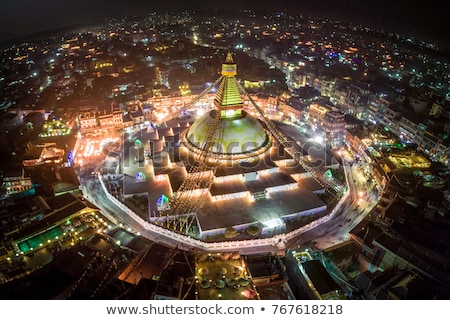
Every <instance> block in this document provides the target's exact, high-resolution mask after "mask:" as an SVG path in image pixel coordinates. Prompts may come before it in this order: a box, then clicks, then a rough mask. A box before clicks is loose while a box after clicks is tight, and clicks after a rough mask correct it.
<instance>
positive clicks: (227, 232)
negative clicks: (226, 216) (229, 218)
mask: <svg viewBox="0 0 450 320" xmlns="http://www.w3.org/2000/svg"><path fill="white" fill-rule="evenodd" d="M238 234H239V232H238V231H237V230H236V229H235V228H234V227H228V228H227V229H226V230H225V238H227V239H231V238H234V237H236V236H237V235H238Z"/></svg>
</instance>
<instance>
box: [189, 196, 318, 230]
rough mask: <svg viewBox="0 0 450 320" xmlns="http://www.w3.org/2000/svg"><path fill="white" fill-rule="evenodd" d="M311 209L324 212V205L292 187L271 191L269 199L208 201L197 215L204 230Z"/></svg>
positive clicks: (315, 197)
mask: <svg viewBox="0 0 450 320" xmlns="http://www.w3.org/2000/svg"><path fill="white" fill-rule="evenodd" d="M310 210H313V211H315V212H317V213H319V212H323V211H325V210H326V204H325V203H324V202H323V201H322V200H321V199H319V198H318V197H317V196H316V195H315V194H313V193H312V192H311V191H309V190H303V189H293V190H286V191H279V192H271V193H270V194H269V198H268V199H261V200H256V201H250V200H248V198H246V197H245V198H236V199H227V200H220V201H215V202H208V203H205V205H204V206H203V207H202V208H201V209H200V210H199V212H198V213H197V218H198V221H199V223H200V225H201V228H202V230H203V231H206V230H215V229H220V228H226V227H229V226H237V225H243V224H248V223H255V222H258V221H262V222H263V221H270V220H275V219H280V218H282V217H286V216H289V215H293V214H300V215H301V213H302V212H303V213H305V214H307V213H311V211H310Z"/></svg>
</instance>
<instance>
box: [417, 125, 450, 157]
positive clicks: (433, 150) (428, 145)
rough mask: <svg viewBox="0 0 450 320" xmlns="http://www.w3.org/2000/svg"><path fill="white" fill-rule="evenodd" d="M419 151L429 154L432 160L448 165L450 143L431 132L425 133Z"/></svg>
mask: <svg viewBox="0 0 450 320" xmlns="http://www.w3.org/2000/svg"><path fill="white" fill-rule="evenodd" d="M418 149H419V150H422V151H423V152H425V154H427V155H428V156H429V157H430V158H431V160H434V161H440V162H443V163H447V164H448V161H449V156H450V145H449V143H448V141H447V142H446V141H445V140H443V139H442V138H440V137H438V136H436V135H435V134H433V133H431V132H429V131H425V132H423V135H422V139H421V141H420V143H419V146H418Z"/></svg>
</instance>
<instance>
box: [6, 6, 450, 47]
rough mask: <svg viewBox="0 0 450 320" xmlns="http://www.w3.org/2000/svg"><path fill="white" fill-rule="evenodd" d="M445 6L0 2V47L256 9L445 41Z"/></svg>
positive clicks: (446, 37) (447, 12) (446, 31)
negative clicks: (155, 17) (163, 17)
mask: <svg viewBox="0 0 450 320" xmlns="http://www.w3.org/2000/svg"><path fill="white" fill-rule="evenodd" d="M447 3H448V1H446V0H427V1H420V2H419V1H417V0H377V1H362V0H319V1H315V0H308V1H304V0H273V1H266V0H245V1H244V0H243V1H238V0H222V1H218V0H213V1H211V0H189V1H186V0H181V1H171V0H126V1H117V0H72V1H67V0H14V1H12V0H11V1H10V0H7V1H4V0H2V1H0V42H4V41H6V40H11V39H14V38H17V37H20V36H26V35H28V34H31V33H35V32H41V31H46V30H51V29H56V28H60V27H64V26H69V25H74V24H85V23H93V22H96V21H101V20H103V19H104V18H106V17H112V16H115V17H121V16H124V15H127V14H133V13H140V14H142V13H143V12H146V11H148V12H150V11H171V10H178V9H193V10H202V9H213V8H217V9H218V10H231V9H244V8H246V9H254V8H257V9H261V8H266V9H268V10H271V11H290V12H294V11H295V12H299V13H303V14H305V15H310V14H311V15H314V16H322V17H330V18H339V19H342V20H352V21H355V22H359V23H364V24H366V25H370V26H381V27H383V28H384V29H385V30H392V31H400V32H402V31H405V32H407V33H408V35H417V34H418V35H419V36H420V37H423V38H430V39H433V40H435V39H437V40H440V41H447V39H449V38H450V36H449V35H450V32H449V30H450V23H449V21H450V18H449V17H448V15H449V12H450V11H449V5H448V4H447Z"/></svg>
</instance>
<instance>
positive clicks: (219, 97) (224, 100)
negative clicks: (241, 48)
mask: <svg viewBox="0 0 450 320" xmlns="http://www.w3.org/2000/svg"><path fill="white" fill-rule="evenodd" d="M236 70H237V67H236V64H235V63H234V61H233V56H232V55H231V52H228V54H227V57H226V59H225V62H224V63H223V64H222V75H223V76H224V78H223V79H222V81H221V82H220V84H219V87H218V89H217V93H216V96H215V98H214V104H215V106H216V107H217V108H218V109H219V110H220V111H221V114H222V115H221V117H222V118H227V117H236V116H240V115H241V113H242V106H243V103H242V98H241V94H240V92H239V88H238V86H237V81H236V77H235V76H236V74H237V72H236Z"/></svg>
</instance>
